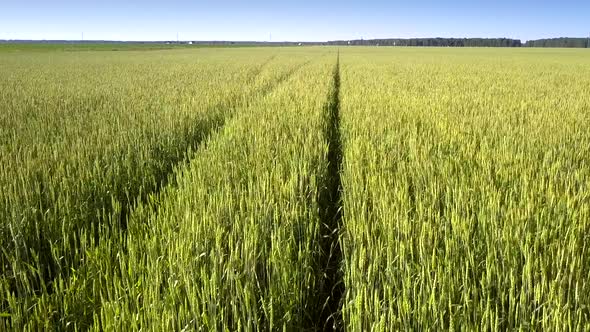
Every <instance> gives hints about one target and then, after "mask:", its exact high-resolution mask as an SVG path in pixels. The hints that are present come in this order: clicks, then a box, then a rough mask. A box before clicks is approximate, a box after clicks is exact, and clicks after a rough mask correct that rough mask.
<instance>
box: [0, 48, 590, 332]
mask: <svg viewBox="0 0 590 332" xmlns="http://www.w3.org/2000/svg"><path fill="white" fill-rule="evenodd" d="M7 49H9V50H10V51H1V50H0V185H1V188H2V191H0V220H1V222H0V247H1V248H2V251H1V252H0V264H1V265H0V330H17V331H22V330H30V331H37V330H72V331H73V330H92V331H128V330H131V331H133V330H140V329H141V330H147V331H173V330H178V331H180V330H185V331H187V330H232V331H233V330H247V331H253V330H323V329H334V328H336V329H344V330H350V331H369V330H376V331H381V330H382V331H390V330H433V331H437V330H448V329H450V330H507V329H522V330H540V329H546V330H563V329H565V330H574V331H585V330H588V329H590V248H589V247H588V244H587V243H590V54H589V53H588V52H587V51H586V50H559V49H557V50H535V49H530V50H529V49H518V50H507V49H501V50H492V49H460V50H457V49H414V48H369V47H342V48H340V49H337V48H331V47H301V48H295V47H293V48H271V47H269V48H239V49H233V48H215V49H210V48H199V49H190V48H179V49H171V50H134V49H130V50H126V51H118V52H114V51H108V50H104V51H96V50H86V51H83V52H69V51H61V50H60V51H53V50H45V51H43V52H39V51H31V50H26V49H25V50H22V51H18V50H15V49H13V48H7Z"/></svg>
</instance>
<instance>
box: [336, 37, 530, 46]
mask: <svg viewBox="0 0 590 332" xmlns="http://www.w3.org/2000/svg"><path fill="white" fill-rule="evenodd" d="M329 44H331V45H372V46H377V45H379V46H431V47H521V46H522V43H521V41H520V40H518V39H508V38H410V39H389V38H388V39H370V40H362V39H360V40H358V39H357V40H350V41H347V40H338V41H333V42H329Z"/></svg>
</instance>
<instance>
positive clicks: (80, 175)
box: [0, 51, 306, 326]
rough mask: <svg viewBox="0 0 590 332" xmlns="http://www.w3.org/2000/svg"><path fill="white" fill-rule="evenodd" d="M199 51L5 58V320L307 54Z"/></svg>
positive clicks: (60, 277) (33, 304) (0, 236)
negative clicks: (122, 55)
mask: <svg viewBox="0 0 590 332" xmlns="http://www.w3.org/2000/svg"><path fill="white" fill-rule="evenodd" d="M199 55H200V56H201V57H198V58H196V57H195V56H194V54H192V53H186V54H184V53H173V54H172V55H171V54H169V53H162V57H161V58H158V57H155V56H154V54H150V55H149V56H147V55H145V54H142V53H138V54H136V57H124V58H119V57H117V56H115V55H112V54H111V55H107V56H106V58H105V56H103V55H102V54H100V55H96V54H95V55H90V56H84V57H83V58H82V59H77V58H73V59H72V58H71V57H70V55H65V54H64V55H61V54H59V55H53V54H50V55H47V57H48V58H45V57H41V58H40V57H39V56H31V58H30V59H28V58H26V57H25V58H24V59H23V58H22V57H18V58H17V57H14V58H12V57H10V56H7V55H4V57H5V58H6V59H5V60H6V63H7V64H9V65H8V66H7V67H5V68H2V69H1V70H3V80H2V81H1V83H0V84H2V85H3V86H2V88H1V89H0V91H2V92H0V109H2V110H3V112H2V113H1V117H2V118H1V122H2V128H1V134H0V138H1V139H2V141H1V145H0V149H1V153H0V156H1V157H0V158H1V162H0V165H1V168H0V184H1V187H2V189H3V190H2V192H0V219H1V220H2V223H0V245H1V247H2V252H0V262H1V263H2V264H1V266H0V271H1V272H2V276H1V281H0V285H1V287H0V289H1V292H0V293H2V294H3V295H4V294H10V295H9V296H6V297H4V296H3V298H2V301H1V302H0V312H6V311H7V309H8V308H9V309H10V310H9V311H10V312H12V317H13V318H12V320H13V322H14V321H17V320H18V319H17V318H16V317H21V318H23V319H27V318H28V317H31V316H32V315H31V313H30V312H29V311H30V310H31V309H30V308H37V309H35V310H44V308H43V305H42V303H43V301H47V300H46V299H44V297H45V296H53V297H54V295H52V294H54V293H56V292H59V290H60V289H62V288H64V287H66V286H65V285H64V284H69V283H70V282H69V281H67V280H69V279H71V278H74V279H75V278H76V269H78V267H79V266H84V265H86V263H87V262H88V260H89V259H91V258H89V257H88V256H87V252H88V250H89V248H92V247H94V246H96V245H97V243H98V242H109V241H111V239H110V238H108V237H105V236H104V235H105V234H106V233H109V232H114V233H116V232H118V231H119V230H122V231H124V230H125V228H126V227H127V225H126V223H127V215H128V214H129V213H130V211H131V210H133V206H134V205H135V204H136V201H137V200H139V201H143V200H145V199H147V197H148V195H149V194H150V193H154V192H157V191H158V190H159V188H161V187H162V185H164V184H166V182H168V181H169V175H170V174H171V173H172V171H173V168H174V166H175V165H177V164H179V163H181V162H182V161H184V160H186V158H187V157H189V156H191V155H192V152H191V151H192V150H194V149H195V148H196V147H197V145H198V144H199V143H200V142H201V141H202V140H203V139H205V138H206V137H207V136H208V135H209V134H210V133H211V132H212V131H214V130H215V129H216V128H218V127H219V126H220V125H222V124H223V123H224V122H225V121H226V119H228V118H229V117H231V116H232V115H234V114H235V110H236V109H238V108H240V107H244V106H246V105H248V104H250V103H251V102H253V101H254V100H256V99H257V98H260V97H262V96H264V95H266V94H268V93H269V92H270V91H271V90H272V88H273V87H274V86H276V85H277V84H279V83H280V82H281V81H283V80H285V79H287V78H288V77H289V76H290V75H291V74H293V73H294V72H295V71H296V70H297V68H299V67H301V66H302V65H304V63H305V61H306V57H305V56H303V57H298V58H288V57H287V56H284V55H283V56H281V55H275V56H273V55H272V53H268V52H260V54H257V53H256V52H254V54H252V53H250V54H248V55H251V56H248V55H247V56H243V54H241V53H239V52H238V53H236V52H227V53H224V54H221V55H220V54H217V53H215V54H212V53H207V52H206V51H204V52H201V53H200V54H199ZM14 87H16V88H14ZM70 275H71V278H70ZM67 287H70V288H71V287H74V286H67ZM52 301H54V300H52ZM55 305H56V304H55V303H52V306H51V307H50V309H47V308H45V310H54V311H55V308H54V307H53V306H55ZM72 310H74V309H72ZM75 310H77V311H79V310H81V309H80V308H75ZM21 311H22V312H21ZM79 314H80V313H78V315H79ZM46 315H48V316H46V317H44V319H46V320H48V321H50V319H49V318H51V317H54V316H59V315H60V312H59V311H55V312H53V313H46ZM82 316H83V315H82ZM16 326H18V325H16Z"/></svg>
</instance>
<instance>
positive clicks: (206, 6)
mask: <svg viewBox="0 0 590 332" xmlns="http://www.w3.org/2000/svg"><path fill="white" fill-rule="evenodd" d="M82 33H84V39H108V40H174V39H176V34H177V33H178V34H179V37H180V39H181V40H257V41H267V40H269V39H270V38H272V40H273V41H283V40H288V41H325V40H335V39H358V38H365V39H370V38H386V37H392V38H393V37H400V38H410V37H508V38H518V39H522V40H528V39H537V38H547V37H560V36H570V37H584V36H588V34H589V33H590V0H584V1H582V0H577V1H574V0H561V1H544V0H539V1H532V0H514V1H508V0H497V1H478V0H472V1H466V0H454V1H434V0H414V1H403V2H402V1H395V0H394V1H370V0H367V1H347V0H341V1H332V0H327V1H320V0H317V1H308V0H301V1H281V0H276V1H266V0H252V1H230V0H218V1H202V0H201V1H180V0H172V1H151V0H144V1H138V0H128V1H113V0H103V1H100V2H99V1H97V0H94V1H87V0H76V1H59V0H56V1H47V0H43V1H41V0H35V1H33V0H17V1H13V0H0V39H80V38H81V36H82ZM271 35H272V37H271Z"/></svg>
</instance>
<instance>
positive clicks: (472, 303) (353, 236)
mask: <svg viewBox="0 0 590 332" xmlns="http://www.w3.org/2000/svg"><path fill="white" fill-rule="evenodd" d="M490 52H491V51H485V52H484V51H481V50H477V51H475V50H466V51H464V52H462V53H461V54H453V53H445V51H443V50H430V51H420V52H418V51H416V50H406V51H398V52H396V54H392V53H393V52H391V51H381V52H380V51H371V54H370V55H369V54H367V52H366V50H362V49H359V50H358V51H357V53H355V52H347V53H345V56H343V57H342V63H343V66H342V68H343V70H342V88H341V95H342V98H341V117H342V129H341V130H342V144H343V154H344V156H343V172H342V175H341V177H342V183H343V188H344V190H343V207H344V216H343V227H342V230H341V247H342V251H343V257H344V259H343V264H344V267H343V268H344V276H343V279H344V284H345V295H344V301H343V317H344V321H345V324H346V327H347V329H348V330H354V331H368V330H386V331H392V330H446V329H451V330H454V329H461V330H463V329H466V330H512V329H525V330H528V329H530V330H563V329H568V330H576V331H580V330H587V329H588V328H589V327H590V325H589V324H590V307H589V304H590V279H589V275H590V248H589V247H588V243H589V242H588V240H590V237H589V234H590V195H589V189H590V150H589V149H590V134H589V129H590V118H589V116H588V114H589V111H590V100H589V99H588V97H587V96H588V95H589V94H588V92H589V91H588V86H590V80H589V79H588V78H589V77H590V75H588V74H590V72H589V71H588V68H589V67H588V61H587V60H583V59H581V58H579V59H576V58H574V57H573V55H574V54H570V57H571V58H567V57H564V58H561V59H560V62H554V61H553V60H554V58H552V57H550V56H547V55H541V56H532V55H531V54H490ZM494 52H498V51H494ZM416 53H418V54H416ZM435 55H436V56H435Z"/></svg>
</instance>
